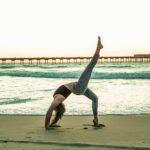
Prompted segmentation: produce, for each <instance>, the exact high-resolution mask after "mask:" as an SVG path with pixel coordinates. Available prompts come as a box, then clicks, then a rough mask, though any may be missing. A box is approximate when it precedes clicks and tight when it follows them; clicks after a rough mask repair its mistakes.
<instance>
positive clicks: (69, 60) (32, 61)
mask: <svg viewBox="0 0 150 150" xmlns="http://www.w3.org/2000/svg"><path fill="white" fill-rule="evenodd" d="M91 58H92V57H29V58H28V57H24V58H23V57H20V58H19V57H15V58H0V63H1V64H6V63H7V64H9V63H10V64H15V63H20V64H41V63H44V64H49V63H51V64H55V63H81V62H89V61H90V60H91ZM99 62H120V63H121V62H150V56H142V57H137V56H106V57H104V56H102V57H99Z"/></svg>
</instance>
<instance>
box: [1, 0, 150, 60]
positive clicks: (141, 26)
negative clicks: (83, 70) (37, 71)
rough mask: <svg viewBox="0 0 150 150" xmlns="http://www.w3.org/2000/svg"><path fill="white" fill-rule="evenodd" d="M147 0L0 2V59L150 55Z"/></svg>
mask: <svg viewBox="0 0 150 150" xmlns="http://www.w3.org/2000/svg"><path fill="white" fill-rule="evenodd" d="M149 6H150V1H149V0H1V1H0V57H52V56H58V57H60V56H91V55H93V53H94V51H95V48H96V44H97V36H98V35H100V36H101V39H102V43H103V46H104V48H103V50H102V51H101V56H119V55H120V56H130V55H134V54H143V53H146V54H148V53H150V19H149V15H150V9H149Z"/></svg>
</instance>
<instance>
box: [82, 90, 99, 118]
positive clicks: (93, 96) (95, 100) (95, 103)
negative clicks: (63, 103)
mask: <svg viewBox="0 0 150 150" xmlns="http://www.w3.org/2000/svg"><path fill="white" fill-rule="evenodd" d="M84 95H85V96H86V97H88V98H89V99H91V100H92V110H93V116H94V117H95V116H97V115H98V112H97V109H98V97H97V96H96V94H95V93H94V92H93V91H92V90H90V89H89V88H87V89H86V91H85V93H84Z"/></svg>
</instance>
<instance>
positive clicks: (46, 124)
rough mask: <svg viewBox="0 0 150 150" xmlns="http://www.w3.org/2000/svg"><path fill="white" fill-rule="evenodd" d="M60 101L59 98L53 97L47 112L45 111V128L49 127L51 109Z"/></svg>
mask: <svg viewBox="0 0 150 150" xmlns="http://www.w3.org/2000/svg"><path fill="white" fill-rule="evenodd" d="M60 103H61V101H60V100H58V99H55V100H53V102H52V104H51V106H50V107H49V109H48V111H47V113H46V117H45V128H46V129H49V124H50V120H51V117H52V113H53V110H54V109H55V108H56V107H57V106H58V105H59V104H60Z"/></svg>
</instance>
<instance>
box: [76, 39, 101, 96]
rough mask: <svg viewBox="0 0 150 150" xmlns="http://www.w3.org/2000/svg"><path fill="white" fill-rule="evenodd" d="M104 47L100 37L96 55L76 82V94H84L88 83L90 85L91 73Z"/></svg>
mask: <svg viewBox="0 0 150 150" xmlns="http://www.w3.org/2000/svg"><path fill="white" fill-rule="evenodd" d="M102 48H103V45H102V44H101V39H100V37H98V43H97V48H96V51H95V53H94V56H93V58H92V59H91V61H90V63H89V64H88V65H87V67H86V68H85V70H84V71H83V73H82V74H81V76H80V78H79V80H78V82H76V84H75V86H74V89H73V93H74V94H77V95H82V94H84V92H85V91H86V89H87V85H88V83H89V80H90V77H91V73H92V71H93V68H94V66H95V65H96V63H97V61H98V59H99V52H100V50H101V49H102Z"/></svg>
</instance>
